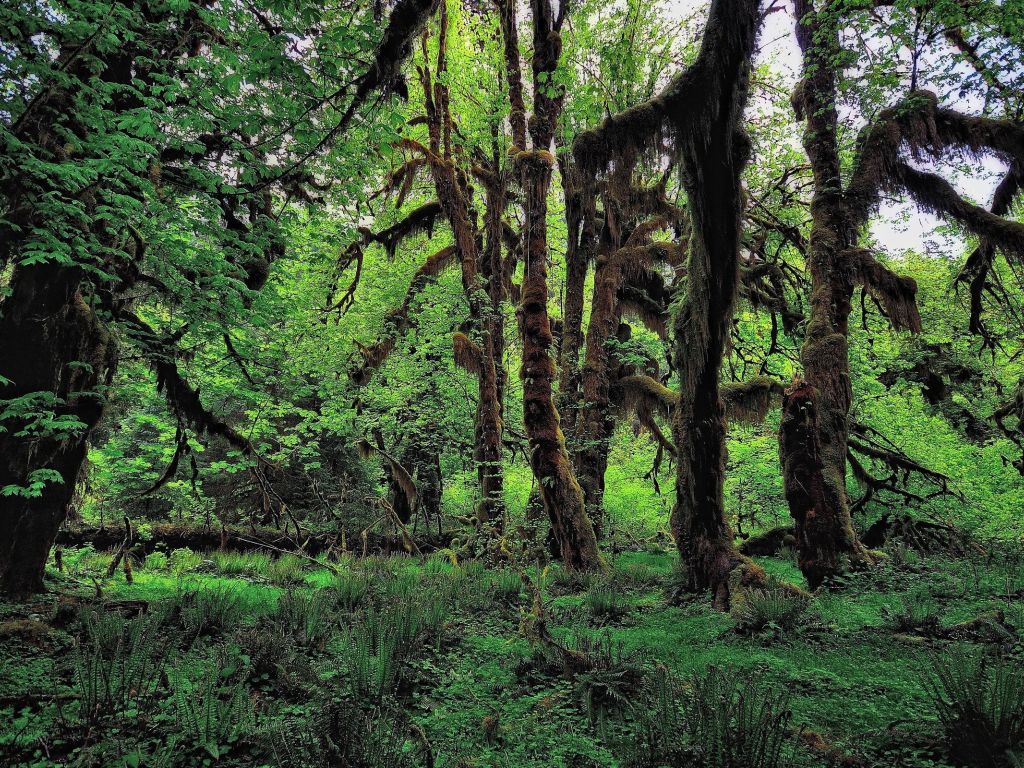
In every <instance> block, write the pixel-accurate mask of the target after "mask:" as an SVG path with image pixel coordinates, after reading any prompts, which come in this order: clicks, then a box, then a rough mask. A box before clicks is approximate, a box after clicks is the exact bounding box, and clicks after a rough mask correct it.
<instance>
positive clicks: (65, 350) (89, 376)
mask: <svg viewBox="0 0 1024 768" xmlns="http://www.w3.org/2000/svg"><path fill="white" fill-rule="evenodd" d="M81 280H82V277H81V274H80V272H79V271H78V270H77V269H72V268H67V267H62V266H58V265H54V264H44V265H37V266H19V267H16V268H15V270H14V273H13V275H12V278H11V282H10V286H9V289H8V290H9V295H8V296H7V297H6V298H5V299H4V300H3V303H2V304H0V401H3V400H6V401H8V405H7V407H8V408H10V401H13V400H16V399H17V398H38V397H40V396H42V397H43V398H44V399H43V400H42V401H40V405H39V407H38V408H33V409H32V410H42V411H52V413H53V415H54V417H56V418H61V417H63V418H70V419H74V420H76V421H77V422H80V424H79V425H78V428H77V429H74V430H71V431H63V432H55V431H54V430H52V429H48V428H46V427H43V428H41V429H39V430H38V431H33V432H32V433H31V434H29V435H24V436H19V435H18V433H19V432H21V431H22V430H24V429H25V428H27V427H29V428H30V427H31V425H32V421H31V420H30V418H28V417H26V416H24V415H20V414H18V413H12V414H10V415H9V416H8V417H7V418H5V419H4V420H3V427H4V429H3V431H0V488H3V487H6V486H19V487H23V488H24V487H28V486H29V485H30V483H31V482H32V481H33V473H36V472H55V473H56V474H57V476H59V478H60V479H59V480H57V479H56V477H54V478H53V479H46V478H40V479H43V480H45V484H44V485H42V487H41V488H40V489H39V490H38V492H37V495H35V496H31V497H27V498H26V497H24V496H20V495H18V496H4V497H2V500H0V593H3V594H4V595H6V596H8V597H14V598H20V597H24V596H26V595H28V594H31V593H33V592H38V591H40V590H42V588H43V571H44V567H45V565H46V560H47V557H48V556H49V551H50V548H51V547H52V546H53V542H54V540H55V539H56V536H57V531H58V529H59V528H60V525H61V523H62V522H63V521H64V519H65V517H66V515H67V509H68V504H69V502H70V501H71V498H72V496H73V494H74V490H75V484H76V483H77V481H78V476H79V472H80V471H81V468H82V464H83V462H84V461H85V457H86V450H87V445H88V439H89V434H90V433H91V431H92V429H93V428H94V427H95V426H96V424H97V423H98V422H99V420H100V418H101V416H102V415H103V411H104V405H105V400H104V398H105V393H103V392H101V391H100V390H101V388H102V385H104V384H107V383H109V381H110V377H111V376H112V374H113V369H114V364H115V352H114V347H113V342H112V339H111V338H110V336H109V334H108V333H107V331H106V329H105V328H104V327H103V325H102V324H101V323H100V321H99V319H98V318H97V316H96V314H95V312H94V311H93V309H92V307H90V306H89V305H88V304H87V303H86V300H85V298H84V297H83V295H82V292H81ZM51 397H52V398H53V400H52V404H48V403H47V400H49V399H50V398H51ZM38 426H39V425H37V427H38Z"/></svg>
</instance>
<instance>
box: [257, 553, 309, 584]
mask: <svg viewBox="0 0 1024 768" xmlns="http://www.w3.org/2000/svg"><path fill="white" fill-rule="evenodd" d="M305 567H306V563H305V561H304V560H303V559H302V558H301V557H299V556H298V555H292V554H287V553H286V554H283V555H281V556H280V557H278V558H277V559H276V560H271V561H270V562H269V564H268V565H267V568H266V574H267V579H269V580H270V583H271V584H276V585H277V586H284V585H286V584H298V583H300V582H301V581H302V580H303V579H304V578H305V576H304V570H305Z"/></svg>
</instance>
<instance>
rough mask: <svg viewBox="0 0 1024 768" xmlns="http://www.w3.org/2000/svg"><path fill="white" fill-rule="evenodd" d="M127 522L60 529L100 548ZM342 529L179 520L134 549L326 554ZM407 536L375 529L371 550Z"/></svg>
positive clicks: (432, 540)
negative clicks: (293, 531) (298, 534)
mask: <svg viewBox="0 0 1024 768" xmlns="http://www.w3.org/2000/svg"><path fill="white" fill-rule="evenodd" d="M125 538H126V531H125V528H124V526H121V525H112V526H104V527H98V526H77V527H73V528H65V529H63V530H61V531H60V533H59V534H58V535H57V542H56V543H57V545H58V546H61V547H65V548H66V547H81V546H85V545H87V544H88V545H91V546H92V547H93V548H94V549H97V550H107V549H114V548H115V547H118V546H119V545H120V544H122V543H123V542H124V541H125ZM341 541H342V536H341V534H340V533H334V532H323V533H311V534H308V535H307V536H306V537H305V538H304V539H303V541H301V542H298V541H296V540H295V538H294V537H292V536H288V535H286V534H284V533H282V532H281V531H280V530H278V529H276V528H260V527H245V528H232V527H230V526H223V527H221V528H213V527H195V526H187V525H178V524H174V523H157V524H154V525H151V526H148V527H146V528H143V529H142V530H136V531H135V535H134V543H133V545H132V549H131V554H132V555H133V556H135V557H145V556H146V555H148V554H149V553H151V552H155V551H158V550H162V551H165V552H170V551H171V550H174V549H184V548H186V547H187V548H188V549H191V550H194V551H196V552H211V551H213V550H224V551H229V552H255V551H266V550H267V548H268V546H269V547H271V548H273V551H278V552H300V551H301V552H305V553H306V554H307V555H312V556H314V557H315V556H316V555H320V554H323V553H325V552H331V551H335V552H340V551H343V547H342V546H341ZM450 543H451V535H450V534H447V533H445V534H443V535H441V536H438V535H437V534H433V535H428V536H423V537H418V538H417V546H418V547H419V548H420V550H421V551H423V552H432V551H434V550H437V549H444V548H446V547H448V546H449V545H450ZM405 551H406V550H405V542H404V541H403V538H402V537H401V536H397V535H396V536H392V535H388V534H385V533H374V532H371V533H370V534H369V535H368V537H367V546H366V552H367V554H395V553H403V554H405Z"/></svg>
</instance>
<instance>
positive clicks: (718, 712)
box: [627, 667, 792, 768]
mask: <svg viewBox="0 0 1024 768" xmlns="http://www.w3.org/2000/svg"><path fill="white" fill-rule="evenodd" d="M634 717H635V719H636V721H637V731H638V733H637V738H636V739H634V741H633V742H632V743H631V744H629V745H627V746H628V748H629V751H630V753H631V754H630V755H629V759H628V760H627V762H628V764H630V765H632V766H645V767H646V766H663V765H671V766H675V768H783V766H788V765H791V764H792V762H791V761H790V760H789V758H788V757H786V756H785V748H786V746H787V743H791V736H790V735H789V734H790V731H789V723H790V719H791V714H790V712H789V707H788V699H787V698H786V696H785V695H784V694H781V693H776V692H774V691H772V690H770V689H768V688H764V687H762V686H760V685H758V684H757V683H756V682H754V681H753V680H751V679H750V677H749V675H748V673H746V672H742V671H737V670H733V669H719V668H716V667H709V668H708V670H707V671H706V672H705V673H703V674H699V673H698V674H694V675H693V676H692V677H691V678H690V679H689V680H687V681H685V682H683V681H680V680H678V679H677V678H675V677H674V676H673V675H672V674H671V673H670V672H669V671H668V670H666V669H664V668H663V667H659V668H657V669H655V671H654V673H653V674H652V675H650V677H649V678H648V680H647V684H646V685H645V687H644V691H643V695H642V696H640V697H639V701H638V702H637V704H636V706H635V709H634Z"/></svg>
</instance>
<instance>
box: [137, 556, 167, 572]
mask: <svg viewBox="0 0 1024 768" xmlns="http://www.w3.org/2000/svg"><path fill="white" fill-rule="evenodd" d="M170 567H171V561H170V558H168V557H167V553H165V552H150V553H149V554H148V555H146V559H145V560H143V561H142V568H143V570H146V571H166V570H168V569H169V568H170Z"/></svg>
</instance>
